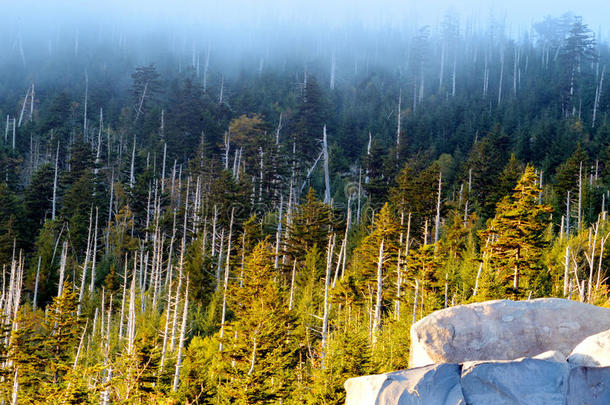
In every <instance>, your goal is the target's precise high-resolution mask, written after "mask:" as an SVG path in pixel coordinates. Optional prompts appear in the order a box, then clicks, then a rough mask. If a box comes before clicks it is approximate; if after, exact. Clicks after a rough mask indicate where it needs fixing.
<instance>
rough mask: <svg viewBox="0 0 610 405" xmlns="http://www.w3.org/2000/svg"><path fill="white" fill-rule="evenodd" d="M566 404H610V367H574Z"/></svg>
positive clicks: (571, 372)
mask: <svg viewBox="0 0 610 405" xmlns="http://www.w3.org/2000/svg"><path fill="white" fill-rule="evenodd" d="M566 404H567V405H608V404H610V367H574V368H573V369H572V370H571V371H570V377H569V382H568V393H567V400H566Z"/></svg>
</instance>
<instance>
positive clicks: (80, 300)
mask: <svg viewBox="0 0 610 405" xmlns="http://www.w3.org/2000/svg"><path fill="white" fill-rule="evenodd" d="M92 227H93V207H91V209H90V211H89V230H88V232H87V251H86V252H85V263H84V264H83V272H82V274H81V281H80V289H79V292H78V309H77V311H76V314H77V315H80V314H81V308H82V304H83V298H84V296H85V281H86V279H87V265H88V264H89V253H90V252H91V228H92Z"/></svg>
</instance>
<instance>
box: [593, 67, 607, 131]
mask: <svg viewBox="0 0 610 405" xmlns="http://www.w3.org/2000/svg"><path fill="white" fill-rule="evenodd" d="M605 74H606V65H604V67H603V69H602V74H601V77H600V79H599V84H598V86H597V89H596V90H595V102H594V103H593V120H592V121H591V127H593V128H595V121H596V120H597V109H598V108H599V102H600V100H601V96H602V90H603V87H604V76H605Z"/></svg>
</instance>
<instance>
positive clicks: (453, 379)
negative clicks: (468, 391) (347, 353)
mask: <svg viewBox="0 0 610 405" xmlns="http://www.w3.org/2000/svg"><path fill="white" fill-rule="evenodd" d="M345 390H346V392H347V397H346V400H345V403H346V405H426V404H435V405H462V404H465V401H464V397H463V396H462V389H461V387H460V366H459V365H458V364H436V365H430V366H426V367H420V368H415V369H409V370H403V371H396V372H393V373H387V374H379V375H371V376H364V377H356V378H350V379H349V380H347V381H346V382H345Z"/></svg>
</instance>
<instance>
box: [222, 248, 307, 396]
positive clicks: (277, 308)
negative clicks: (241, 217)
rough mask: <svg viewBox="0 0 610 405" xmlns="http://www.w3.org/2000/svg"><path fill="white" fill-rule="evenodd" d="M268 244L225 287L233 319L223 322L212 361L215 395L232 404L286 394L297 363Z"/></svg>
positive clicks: (290, 323) (288, 316)
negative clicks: (220, 344) (218, 347)
mask: <svg viewBox="0 0 610 405" xmlns="http://www.w3.org/2000/svg"><path fill="white" fill-rule="evenodd" d="M272 251H273V249H272V246H271V245H270V244H269V243H268V242H266V241H263V242H261V243H259V244H258V245H257V246H256V247H255V248H254V251H253V252H252V253H251V254H250V255H249V256H248V258H247V260H246V264H245V266H244V272H243V284H242V285H241V286H240V285H239V284H235V285H233V286H232V288H231V289H230V292H229V295H230V303H231V309H232V310H233V313H234V319H233V320H232V321H230V322H228V324H227V326H226V333H225V338H224V341H223V349H222V352H221V353H220V356H221V357H220V361H219V364H218V365H217V375H218V378H219V387H218V389H219V393H220V396H221V398H222V399H223V400H224V401H227V402H232V403H236V404H266V403H271V402H275V401H281V400H285V399H286V398H288V397H289V396H290V390H291V384H292V381H293V379H294V375H293V370H294V368H295V367H296V366H297V364H298V356H297V355H296V348H297V347H298V342H297V341H296V339H295V337H294V334H293V330H294V326H295V316H294V314H293V313H292V312H291V311H290V310H289V309H288V307H287V305H286V303H287V300H286V296H285V294H284V293H283V292H282V291H281V290H280V288H279V286H278V283H277V281H276V275H275V274H274V270H273V254H272Z"/></svg>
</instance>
